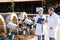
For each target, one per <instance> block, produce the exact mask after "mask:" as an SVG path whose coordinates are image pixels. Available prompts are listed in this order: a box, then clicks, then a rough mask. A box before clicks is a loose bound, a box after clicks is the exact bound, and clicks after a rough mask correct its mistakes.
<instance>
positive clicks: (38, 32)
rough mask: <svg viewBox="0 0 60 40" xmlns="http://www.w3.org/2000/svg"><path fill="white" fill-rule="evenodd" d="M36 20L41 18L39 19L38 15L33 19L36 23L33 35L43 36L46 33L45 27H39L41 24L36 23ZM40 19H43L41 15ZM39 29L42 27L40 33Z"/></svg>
mask: <svg viewBox="0 0 60 40" xmlns="http://www.w3.org/2000/svg"><path fill="white" fill-rule="evenodd" d="M38 18H41V17H40V16H39V15H36V17H34V19H35V22H36V31H35V34H36V35H45V32H46V30H45V26H46V25H45V24H43V26H41V24H39V23H37V20H38ZM42 18H44V19H45V16H44V15H43V17H42ZM41 27H43V32H42V29H41Z"/></svg>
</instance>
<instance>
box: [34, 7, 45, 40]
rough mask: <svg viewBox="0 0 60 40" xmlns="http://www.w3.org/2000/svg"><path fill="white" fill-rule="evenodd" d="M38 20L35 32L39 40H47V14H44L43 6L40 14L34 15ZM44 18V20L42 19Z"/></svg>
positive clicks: (36, 20)
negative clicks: (45, 21)
mask: <svg viewBox="0 0 60 40" xmlns="http://www.w3.org/2000/svg"><path fill="white" fill-rule="evenodd" d="M34 19H35V22H36V31H35V34H36V35H37V36H38V40H41V37H42V40H45V38H44V37H45V23H44V20H45V16H44V15H43V8H42V7H41V8H39V10H38V14H37V15H36V17H34ZM41 20H42V21H41Z"/></svg>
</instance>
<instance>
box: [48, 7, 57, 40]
mask: <svg viewBox="0 0 60 40" xmlns="http://www.w3.org/2000/svg"><path fill="white" fill-rule="evenodd" d="M48 13H49V16H48V18H47V22H48V35H49V40H55V39H56V33H57V26H58V15H57V14H56V13H55V12H54V9H53V8H52V7H50V8H49V9H48Z"/></svg>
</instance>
